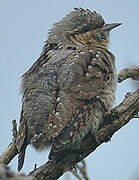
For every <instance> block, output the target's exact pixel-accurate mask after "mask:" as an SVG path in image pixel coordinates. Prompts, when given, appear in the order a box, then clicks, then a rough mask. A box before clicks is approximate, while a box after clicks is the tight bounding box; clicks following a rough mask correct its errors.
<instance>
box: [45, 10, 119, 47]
mask: <svg viewBox="0 0 139 180" xmlns="http://www.w3.org/2000/svg"><path fill="white" fill-rule="evenodd" d="M118 25H120V24H119V23H115V24H109V25H106V24H105V21H104V19H103V18H102V16H101V15H100V14H98V13H96V12H95V11H93V12H92V11H90V10H89V9H83V8H75V9H74V11H72V12H70V13H69V14H68V15H66V16H65V17H64V18H63V19H62V20H61V21H59V22H57V23H55V24H54V26H53V28H52V29H51V31H50V32H49V36H48V40H47V41H46V42H47V43H58V44H62V45H65V46H66V45H69V44H76V45H77V44H78V45H79V44H80V45H86V44H92V45H94V46H101V47H106V46H107V45H108V35H109V31H110V30H111V29H113V28H114V27H116V26H118Z"/></svg>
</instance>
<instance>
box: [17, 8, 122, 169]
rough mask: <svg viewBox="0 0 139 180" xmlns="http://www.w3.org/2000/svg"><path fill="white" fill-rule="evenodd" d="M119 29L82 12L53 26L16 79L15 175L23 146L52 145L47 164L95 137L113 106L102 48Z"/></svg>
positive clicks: (109, 67) (108, 61) (110, 61)
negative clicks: (34, 57)
mask: <svg viewBox="0 0 139 180" xmlns="http://www.w3.org/2000/svg"><path fill="white" fill-rule="evenodd" d="M119 25H120V23H113V24H105V22H104V20H103V18H102V16H101V15H100V14H98V13H96V12H95V11H94V12H92V11H90V10H89V9H83V8H75V9H74V11H72V12H71V13H69V14H68V15H67V16H65V17H64V18H63V19H62V20H61V21H59V22H57V23H55V24H54V26H53V28H52V29H51V31H50V33H49V35H48V39H47V40H46V44H45V46H44V48H43V51H42V53H41V55H40V57H39V58H38V60H37V61H36V62H35V63H34V64H33V65H32V66H31V68H30V69H29V70H28V71H27V72H26V73H24V74H23V76H22V84H21V90H22V94H23V97H22V111H21V119H20V126H19V132H18V138H17V149H18V154H19V156H18V170H19V171H20V170H21V168H22V166H23V163H24V157H25V152H26V147H27V145H28V144H31V145H33V146H34V147H35V148H36V149H37V150H41V149H43V148H45V147H49V146H52V148H51V152H50V154H49V159H50V160H51V159H55V158H57V157H59V156H60V155H61V154H62V153H63V152H64V151H65V152H66V151H68V150H71V151H72V150H76V149H79V148H80V145H81V143H82V140H83V139H84V137H85V136H86V135H87V134H88V132H92V134H93V135H95V133H96V132H97V130H98V128H99V125H100V124H101V123H102V122H103V116H104V114H105V113H106V112H109V111H110V109H111V108H112V105H113V103H114V98H115V89H116V82H117V76H116V69H115V58H114V56H113V54H112V53H111V52H110V51H108V45H109V32H110V30H112V29H113V28H115V27H117V26H119Z"/></svg>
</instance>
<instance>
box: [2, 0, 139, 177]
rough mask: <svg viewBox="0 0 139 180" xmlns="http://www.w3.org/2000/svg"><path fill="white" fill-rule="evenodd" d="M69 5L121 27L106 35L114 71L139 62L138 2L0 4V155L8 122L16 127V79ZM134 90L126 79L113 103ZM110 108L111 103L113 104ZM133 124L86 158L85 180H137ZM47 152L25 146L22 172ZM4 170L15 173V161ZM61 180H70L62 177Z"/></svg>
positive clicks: (138, 155)
mask: <svg viewBox="0 0 139 180" xmlns="http://www.w3.org/2000/svg"><path fill="white" fill-rule="evenodd" d="M74 7H83V8H89V9H91V10H92V11H93V10H95V11H97V12H98V13H100V14H101V15H102V16H103V17H104V19H105V22H107V23H114V22H115V23H122V26H120V27H118V28H116V29H114V30H113V31H112V33H111V44H110V50H111V51H112V52H113V53H114V55H115V57H116V67H117V71H119V70H120V69H123V68H126V67H129V66H132V65H137V64H139V57H138V52H139V34H138V33H139V23H138V20H137V19H138V17H139V1H138V0H133V1H131V0H116V1H111V0H107V1H103V0H93V1H92V0H86V1H84V0H70V1H65V0H61V1H56V0H55V1H54V0H51V1H47V0H39V1H37V0H29V1H28V0H24V1H19V0H12V1H11V0H4V1H3V0H0V119H1V120H0V121H1V125H0V153H2V152H3V151H4V149H5V148H6V147H7V145H8V144H9V143H10V141H11V138H12V123H11V121H12V120H13V119H16V120H17V122H18V123H19V117H20V109H21V95H20V92H19V88H20V82H21V79H20V77H21V75H22V74H23V73H24V72H25V71H27V70H28V68H29V67H30V66H31V65H32V64H33V63H34V61H35V60H36V59H37V58H38V57H39V55H40V53H41V50H42V47H43V45H44V41H45V40H46V38H47V33H48V30H49V29H50V28H51V27H52V25H53V23H54V22H57V21H59V20H60V19H61V18H62V17H63V16H65V15H66V14H67V13H69V12H70V11H72V10H73V8H74ZM136 88H139V82H137V81H136V82H133V80H126V81H125V82H123V83H121V84H118V87H117V93H116V104H118V103H120V102H121V101H122V100H123V98H124V96H125V94H126V92H131V91H134V90H135V89H136ZM116 104H115V105H116ZM138 129H139V121H138V119H133V120H131V122H130V123H128V124H127V125H126V126H125V127H123V128H122V129H120V130H119V131H118V132H117V133H116V134H115V135H114V136H113V137H112V141H111V142H109V143H106V144H103V145H101V146H100V147H99V148H98V149H97V150H96V151H95V152H94V153H92V154H91V155H89V157H87V158H86V162H87V170H88V174H89V177H90V180H92V179H93V180H102V179H103V180H111V179H113V180H137V177H138V178H139V140H138V137H139V130H138ZM47 156H48V151H45V152H42V153H39V152H35V150H34V149H33V148H32V147H28V149H27V153H26V159H25V164H24V168H23V170H22V171H23V172H25V173H28V172H29V171H31V170H32V169H33V168H34V164H35V163H36V164H37V166H40V165H41V164H43V163H44V162H46V161H47ZM10 167H11V168H12V169H13V170H14V171H17V158H15V159H14V160H13V161H12V163H11V164H10ZM61 179H65V180H71V179H73V180H74V179H76V178H75V177H73V176H71V175H70V173H67V174H66V175H65V176H63V178H61Z"/></svg>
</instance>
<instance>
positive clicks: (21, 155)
mask: <svg viewBox="0 0 139 180" xmlns="http://www.w3.org/2000/svg"><path fill="white" fill-rule="evenodd" d="M26 147H27V144H25V145H24V146H22V148H21V150H20V151H19V153H18V171H20V170H21V169H22V167H23V164H24V159H25V153H26Z"/></svg>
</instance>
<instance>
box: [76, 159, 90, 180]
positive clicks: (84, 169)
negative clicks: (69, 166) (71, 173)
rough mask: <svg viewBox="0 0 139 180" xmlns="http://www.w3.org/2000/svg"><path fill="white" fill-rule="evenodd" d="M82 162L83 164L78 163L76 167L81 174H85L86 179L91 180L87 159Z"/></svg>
mask: <svg viewBox="0 0 139 180" xmlns="http://www.w3.org/2000/svg"><path fill="white" fill-rule="evenodd" d="M81 163H82V165H81V166H80V165H79V164H76V168H77V169H79V171H80V173H81V175H82V176H83V179H84V180H89V177H88V175H87V170H86V163H85V160H82V161H81Z"/></svg>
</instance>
